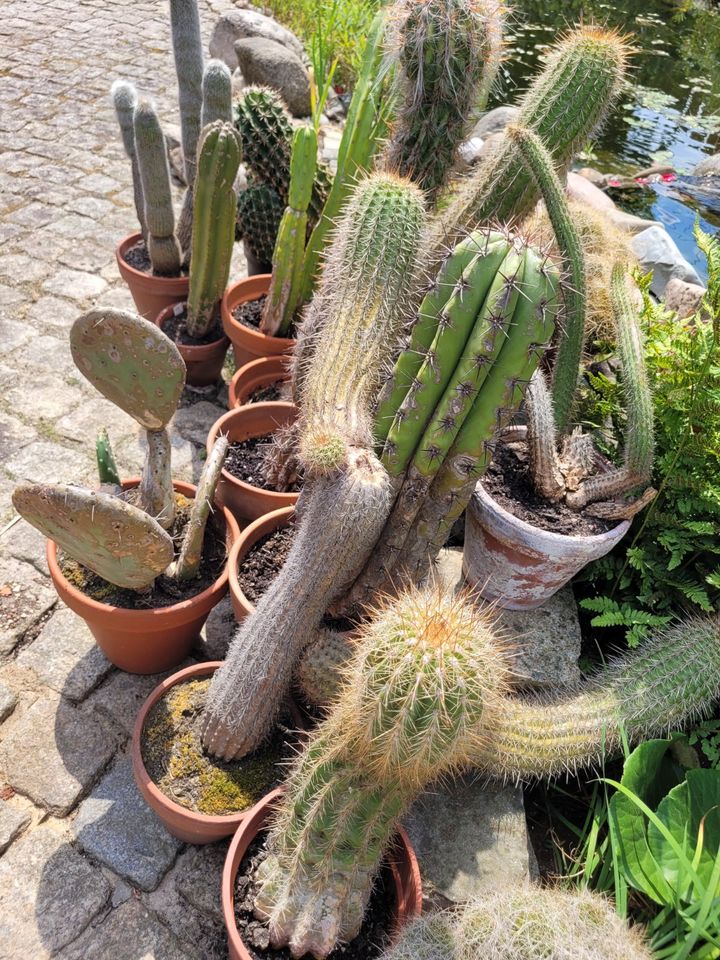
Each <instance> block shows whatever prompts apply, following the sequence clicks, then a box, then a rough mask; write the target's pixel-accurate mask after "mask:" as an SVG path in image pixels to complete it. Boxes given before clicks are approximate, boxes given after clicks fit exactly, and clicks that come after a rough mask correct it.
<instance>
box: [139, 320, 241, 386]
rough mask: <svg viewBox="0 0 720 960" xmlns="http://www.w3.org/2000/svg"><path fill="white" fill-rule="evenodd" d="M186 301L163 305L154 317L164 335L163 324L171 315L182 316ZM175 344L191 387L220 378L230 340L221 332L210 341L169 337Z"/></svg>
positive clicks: (208, 383) (186, 379)
mask: <svg viewBox="0 0 720 960" xmlns="http://www.w3.org/2000/svg"><path fill="white" fill-rule="evenodd" d="M185 307H186V303H185V302H178V303H172V304H170V306H167V307H165V308H164V309H163V310H161V311H160V313H159V314H158V315H157V317H155V323H156V324H157V326H158V327H160V329H161V330H162V331H163V333H164V334H165V335H166V336H169V333H168V332H167V331H166V330H165V326H166V324H167V323H168V321H169V320H171V319H172V318H173V317H179V316H182V315H183V314H184V312H185ZM170 339H171V340H172V341H173V343H174V344H175V346H176V347H177V348H178V350H179V351H180V356H181V357H182V358H183V360H184V361H185V367H186V369H187V375H186V377H185V382H186V383H187V384H189V385H190V386H191V387H208V386H210V385H211V384H213V383H217V382H218V380H219V379H220V373H221V371H222V368H223V364H224V363H225V354H226V353H227V348H228V346H229V343H230V341H229V340H228V338H227V337H226V336H225V335H224V334H223V335H222V336H221V337H220V338H219V339H218V340H212V341H211V342H210V343H193V344H190V343H183V342H182V341H181V340H180V339H176V338H175V337H170Z"/></svg>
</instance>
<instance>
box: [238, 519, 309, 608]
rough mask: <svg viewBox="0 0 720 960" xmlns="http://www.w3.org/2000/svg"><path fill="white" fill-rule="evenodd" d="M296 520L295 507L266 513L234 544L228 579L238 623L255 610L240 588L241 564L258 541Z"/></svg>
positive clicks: (249, 526)
mask: <svg viewBox="0 0 720 960" xmlns="http://www.w3.org/2000/svg"><path fill="white" fill-rule="evenodd" d="M294 519H295V508H294V507H282V508H281V509H280V510H273V511H272V513H266V514H265V515H264V516H262V517H258V518H257V520H253V522H252V523H251V524H249V525H248V526H247V527H245V529H244V530H243V531H242V533H241V534H240V536H239V537H238V539H237V540H236V541H235V543H234V544H233V547H232V550H231V551H230V555H229V556H228V579H229V581H230V602H231V603H232V608H233V613H234V614H235V619H236V620H237V622H238V623H242V621H243V620H244V619H245V617H247V616H248V615H249V614H251V613H252V612H253V610H254V609H255V605H254V604H253V603H252V602H251V601H250V600H248V598H247V597H246V596H245V594H244V593H243V590H242V587H241V586H240V580H239V578H238V568H239V567H240V564H241V563H242V562H243V560H244V559H245V557H246V556H247V555H248V553H249V552H250V550H251V549H252V548H253V547H254V546H255V544H256V543H257V542H258V540H262V538H263V537H265V536H267V534H268V533H275V531H276V530H279V529H280V528H281V527H286V526H287V525H288V524H289V523H293V521H294Z"/></svg>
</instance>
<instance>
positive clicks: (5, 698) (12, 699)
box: [0, 681, 18, 723]
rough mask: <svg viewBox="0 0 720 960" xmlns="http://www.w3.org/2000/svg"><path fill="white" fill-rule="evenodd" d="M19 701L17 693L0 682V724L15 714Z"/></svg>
mask: <svg viewBox="0 0 720 960" xmlns="http://www.w3.org/2000/svg"><path fill="white" fill-rule="evenodd" d="M17 699H18V698H17V694H16V693H15V691H14V690H11V689H10V687H8V685H7V684H6V683H3V682H2V681H0V723H2V721H3V720H5V719H6V718H7V717H9V716H10V714H11V713H12V712H13V710H14V709H15V704H16V703H17Z"/></svg>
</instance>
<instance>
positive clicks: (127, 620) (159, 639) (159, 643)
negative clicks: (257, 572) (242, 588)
mask: <svg viewBox="0 0 720 960" xmlns="http://www.w3.org/2000/svg"><path fill="white" fill-rule="evenodd" d="M139 483H140V480H139V478H137V477H136V478H133V479H131V480H126V481H124V483H123V489H125V490H129V489H132V488H133V487H136V486H137V485H138V484H139ZM173 487H174V488H175V491H176V492H177V493H182V494H184V495H185V496H186V497H193V496H195V487H194V486H193V485H192V484H191V483H182V482H180V481H174V482H173ZM223 516H224V519H225V527H226V538H227V545H228V548H230V547H232V545H233V543H234V542H235V540H236V539H237V537H238V536H239V535H240V530H239V527H238V525H237V523H236V521H235V518H234V517H233V515H232V514H231V513H230V511H229V510H223ZM47 561H48V566H49V567H50V576H51V577H52V581H53V584H54V585H55V589H56V590H57V592H58V596H59V597H60V599H61V600H62V601H63V603H65V605H66V606H68V607H69V608H70V609H71V610H72V611H73V612H74V613H77V614H78V616H80V617H82V618H83V620H84V621H85V622H86V623H87V625H88V627H89V628H90V630H91V632H92V634H93V636H94V637H95V640H96V641H97V644H98V646H99V647H100V649H101V650H102V652H103V653H104V654H105V656H106V657H107V658H108V660H110V661H111V662H112V663H114V664H115V666H116V667H120V669H121V670H127V671H128V673H160V672H161V671H162V670H169V669H170V668H171V667H175V666H177V664H179V663H181V662H182V661H183V660H184V659H185V657H186V656H187V655H188V653H189V652H190V649H191V647H192V645H193V642H194V641H195V639H196V638H197V636H198V634H199V633H200V630H201V629H202V626H203V624H204V623H205V620H206V619H207V616H208V614H209V613H210V611H211V610H212V608H213V607H214V606H215V605H216V604H217V603H218V602H219V601H220V600H221V599H222V597H223V596H224V595H225V592H226V591H227V588H228V572H227V563H226V564H225V565H224V567H223V570H222V573H221V574H220V576H219V577H218V579H217V580H216V581H215V583H214V584H213V585H212V586H210V587H208V588H207V589H206V590H203V591H202V592H201V593H198V594H197V595H196V596H194V597H190V599H189V600H182V601H181V602H180V603H174V604H173V605H172V606H169V607H156V608H154V609H149V610H128V609H125V608H124V607H113V606H111V605H110V604H107V603H100V602H99V601H98V600H93V599H92V598H91V597H88V596H86V595H85V594H84V593H82V592H81V591H80V590H78V589H77V588H76V587H74V586H73V585H72V584H71V583H69V582H68V581H67V580H66V579H65V577H64V576H63V573H62V571H61V570H60V566H59V564H58V560H57V545H56V543H55V542H54V541H53V540H48V542H47Z"/></svg>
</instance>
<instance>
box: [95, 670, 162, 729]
mask: <svg viewBox="0 0 720 960" xmlns="http://www.w3.org/2000/svg"><path fill="white" fill-rule="evenodd" d="M179 669H181V667H175V668H173V669H172V670H170V671H167V672H165V673H156V674H150V675H146V676H139V675H138V674H134V673H124V672H123V671H122V670H118V671H116V672H115V673H113V674H112V675H111V676H110V677H108V679H107V680H106V681H105V683H103V685H102V686H101V687H98V689H97V690H94V691H93V693H92V694H91V695H90V697H89V698H88V701H87V702H88V706H91V707H92V708H93V709H94V710H97V711H99V712H100V713H102V714H103V715H104V716H106V717H109V718H110V719H111V720H113V721H114V722H115V723H116V724H117V725H118V726H119V727H121V728H122V729H123V730H124V731H125V733H126V734H127V735H128V736H130V734H131V733H132V731H133V727H134V726H135V718H136V717H137V715H138V711H139V710H140V707H141V706H142V705H143V703H144V702H145V700H147V698H148V696H149V695H150V693H151V692H152V691H153V690H154V689H155V687H156V686H157V685H158V684H159V683H160V682H161V680H164V679H165V677H167V676H169V675H170V674H171V673H175V671H176V670H179Z"/></svg>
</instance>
